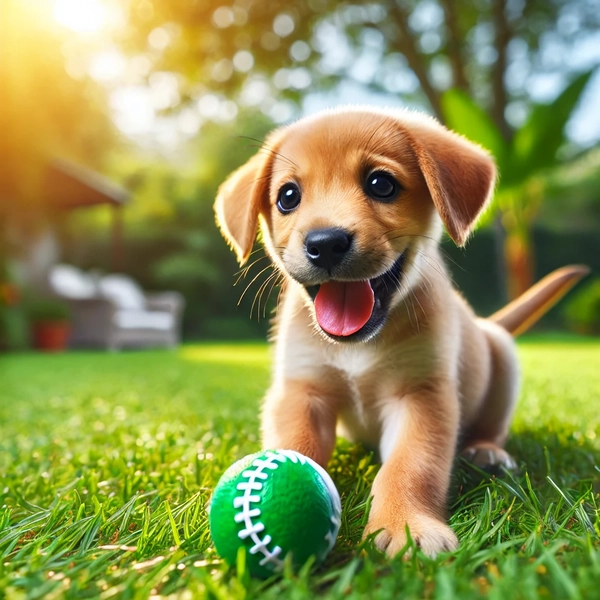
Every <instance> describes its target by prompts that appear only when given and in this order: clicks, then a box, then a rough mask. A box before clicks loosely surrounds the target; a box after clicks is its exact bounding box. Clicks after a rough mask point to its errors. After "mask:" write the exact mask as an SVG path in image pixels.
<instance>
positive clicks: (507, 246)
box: [504, 223, 534, 300]
mask: <svg viewBox="0 0 600 600" xmlns="http://www.w3.org/2000/svg"><path fill="white" fill-rule="evenodd" d="M504 259H505V261H506V267H507V269H506V272H507V285H508V294H509V299H510V300H514V299H515V298H518V297H519V296H520V295H521V294H523V293H524V292H526V291H527V290H528V289H529V288H530V287H531V285H532V283H533V270H534V256H533V244H532V240H531V231H530V230H529V227H528V226H527V225H526V224H524V223H520V224H518V225H516V226H515V227H511V228H510V229H507V231H506V239H505V242H504Z"/></svg>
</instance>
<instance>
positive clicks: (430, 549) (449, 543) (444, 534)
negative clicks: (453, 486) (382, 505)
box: [363, 511, 458, 558]
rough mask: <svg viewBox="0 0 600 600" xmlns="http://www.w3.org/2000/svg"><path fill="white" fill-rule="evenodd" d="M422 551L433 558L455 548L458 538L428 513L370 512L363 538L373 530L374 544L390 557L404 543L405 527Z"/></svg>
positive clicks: (405, 538)
mask: <svg viewBox="0 0 600 600" xmlns="http://www.w3.org/2000/svg"><path fill="white" fill-rule="evenodd" d="M407 528H408V530H409V532H410V537H411V538H412V539H413V541H414V542H415V544H416V545H417V546H418V547H419V548H420V549H421V550H422V551H423V553H424V554H426V555H427V556H429V557H431V558H433V557H435V556H436V555H437V554H439V553H440V552H451V551H452V550H456V548H458V538H457V537H456V535H455V533H454V531H452V529H450V527H448V525H446V524H445V523H444V522H443V521H441V520H439V519H436V518H435V517H430V516H428V515H422V514H421V515H419V514H417V515H414V516H412V517H410V518H401V517H400V516H394V515H389V514H388V515H383V514H373V511H371V515H370V516H369V522H368V523H367V526H366V527H365V531H364V534H363V537H367V536H369V535H371V534H373V533H375V532H378V533H377V534H376V536H375V539H374V543H375V546H376V547H377V548H378V549H379V550H381V551H382V552H385V553H386V554H387V555H388V556H389V557H390V558H392V557H393V556H395V555H396V554H398V553H399V552H400V551H401V550H402V549H403V548H404V547H405V546H406V543H407V542H408V537H407V534H406V530H407Z"/></svg>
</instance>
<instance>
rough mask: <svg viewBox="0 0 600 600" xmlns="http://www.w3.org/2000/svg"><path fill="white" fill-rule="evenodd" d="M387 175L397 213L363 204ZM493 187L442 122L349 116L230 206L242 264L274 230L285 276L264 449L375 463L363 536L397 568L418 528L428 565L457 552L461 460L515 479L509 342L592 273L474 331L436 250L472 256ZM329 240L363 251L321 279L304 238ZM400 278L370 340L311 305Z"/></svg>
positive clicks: (283, 144)
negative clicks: (335, 454)
mask: <svg viewBox="0 0 600 600" xmlns="http://www.w3.org/2000/svg"><path fill="white" fill-rule="evenodd" d="M373 172H385V173H387V174H389V175H390V176H392V177H393V178H394V179H395V180H396V181H397V182H398V183H399V185H400V188H399V193H398V194H397V196H396V197H394V199H393V201H386V202H381V201H377V200H376V199H373V198H372V197H370V196H369V195H368V194H367V193H366V192H365V189H366V188H365V181H366V179H367V178H368V177H369V175H370V174H372V173H373ZM495 179H496V170H495V166H494V163H493V161H492V160H491V158H490V157H489V155H488V154H487V153H486V152H485V151H484V150H482V149H481V148H479V147H478V146H475V145H474V144H472V143H470V142H468V141H467V140H465V139H464V138H462V137H460V136H458V135H456V134H454V133H452V132H450V131H448V130H447V129H445V128H444V127H443V126H441V125H440V124H439V123H438V122H437V121H435V120H433V119H431V118H429V117H426V116H423V115H420V114H418V113H414V112H408V111H391V110H390V111H381V110H376V109H367V108H365V109H362V108H344V109H341V110H336V111H328V112H325V113H322V114H319V115H317V116H314V117H310V118H306V119H303V120H300V121H298V122H296V123H294V124H292V125H289V126H287V127H283V128H281V129H278V130H276V131H275V132H273V133H272V134H271V135H270V136H269V137H268V139H267V141H266V143H265V145H264V147H263V149H262V150H261V151H260V152H259V153H258V154H256V155H255V156H254V157H253V158H251V159H250V160H249V161H248V163H247V164H246V165H244V166H243V167H241V168H240V169H239V170H238V171H236V172H235V173H234V174H232V175H231V177H230V178H229V179H228V180H227V181H226V182H225V183H224V184H223V185H222V186H221V188H220V190H219V194H218V197H217V201H216V205H215V208H216V214H217V220H218V223H219V225H220V227H221V230H222V232H223V235H224V236H225V238H226V239H227V240H228V241H229V243H230V244H231V246H232V247H233V249H234V251H235V252H236V254H237V256H238V259H239V261H240V262H241V263H244V262H245V261H246V260H247V258H248V256H249V254H250V251H251V248H252V245H253V243H254V240H255V237H256V233H257V226H258V223H259V221H260V223H261V228H262V234H263V238H264V243H265V246H266V249H267V251H268V253H269V255H270V256H271V258H272V259H273V261H274V262H275V264H276V266H277V268H278V269H279V270H280V271H281V272H282V273H283V274H284V275H285V285H284V287H285V289H284V295H283V299H282V301H281V304H280V306H279V309H278V316H277V325H276V361H275V369H274V375H273V383H272V386H271V388H270V390H269V392H268V393H267V396H266V399H265V402H264V410H263V424H262V435H263V446H264V447H267V448H289V449H293V450H297V451H299V452H302V453H303V454H306V455H308V456H310V457H311V458H313V459H314V460H316V461H317V462H319V463H320V464H321V465H324V466H325V465H327V462H328V461H329V458H330V456H331V453H332V451H333V447H334V444H335V437H336V426H337V427H338V430H339V431H340V432H341V433H342V434H343V435H345V436H347V437H349V438H350V439H353V440H360V441H362V442H363V443H365V444H367V445H368V446H371V447H375V448H377V449H378V450H379V453H380V456H381V460H382V462H383V465H382V467H381V470H380V471H379V473H378V475H377V477H376V478H375V482H374V484H373V490H372V495H373V501H372V505H371V512H370V515H369V521H368V524H367V527H366V530H365V534H371V533H376V536H375V543H376V544H377V546H378V547H379V548H380V549H382V550H384V551H386V552H387V553H388V554H389V555H390V556H392V555H394V554H396V553H397V552H398V551H400V550H401V549H402V547H403V546H404V545H405V544H406V541H407V536H406V530H407V527H408V529H409V530H410V535H411V536H412V538H413V539H414V540H415V541H416V543H417V544H418V545H419V546H420V547H421V548H422V550H423V551H424V552H425V553H427V554H429V555H435V554H436V553H438V552H440V551H443V550H452V549H454V548H456V547H457V544H458V541H457V538H456V536H455V534H454V532H453V531H452V530H451V529H450V528H449V527H448V525H447V524H446V519H445V511H446V502H447V493H448V486H449V480H450V471H451V466H452V462H453V458H454V455H455V452H456V450H457V449H459V450H461V451H462V452H463V453H464V455H465V456H466V457H468V458H469V459H470V460H472V461H473V462H474V463H476V464H478V465H480V466H488V465H504V466H506V467H508V468H510V467H513V466H514V462H513V460H512V459H511V457H510V456H509V455H508V454H507V453H506V452H505V450H503V445H504V442H505V439H506V436H507V431H508V426H509V422H510V418H511V414H512V411H513V408H514V404H515V399H516V396H517V391H518V382H519V374H518V367H517V361H516V356H515V348H514V344H513V339H512V336H511V332H520V330H522V329H523V328H524V327H525V326H528V325H530V324H531V323H532V322H533V321H534V320H536V319H537V318H538V317H539V316H541V314H542V313H543V312H545V310H546V309H547V308H548V307H549V306H550V305H551V304H552V303H554V302H555V301H556V300H557V299H558V298H560V297H561V296H562V294H564V293H565V292H566V291H567V289H569V288H570V287H571V286H572V285H573V284H574V283H575V282H576V281H577V280H578V279H579V278H580V277H581V276H582V275H583V274H584V273H585V272H586V270H585V268H583V267H581V268H580V267H572V268H566V269H564V270H561V271H560V272H556V273H555V274H552V275H551V276H549V277H548V278H546V279H545V280H543V281H542V282H540V284H538V286H537V287H536V288H535V289H533V291H532V292H530V293H529V295H528V296H527V297H524V298H522V299H519V300H517V301H516V302H515V303H513V304H511V305H509V306H508V307H507V308H505V309H504V310H503V311H501V312H500V313H498V314H497V315H496V316H494V317H492V319H490V320H482V319H478V318H476V316H475V315H474V314H473V312H472V310H471V308H470V307H469V306H468V305H467V303H466V302H465V301H464V300H463V299H462V298H461V296H460V295H459V294H458V293H457V292H456V291H455V290H454V289H453V287H452V285H451V283H450V280H449V277H448V275H447V272H446V269H445V267H444V264H443V260H442V258H441V256H440V252H439V249H438V242H439V239H440V236H441V234H442V225H443V226H445V228H446V230H447V232H448V234H449V235H450V237H451V238H452V239H453V240H454V241H455V242H456V243H457V244H458V245H461V246H462V245H463V244H464V243H465V241H466V240H467V238H468V236H469V234H470V232H471V231H472V229H473V227H474V225H475V222H476V220H477V218H478V216H479V215H480V213H481V212H482V210H484V208H485V206H486V204H487V203H488V202H489V200H490V197H491V195H492V193H493V189H494V184H495ZM290 183H292V184H294V185H295V186H296V187H297V189H299V190H300V191H301V194H302V196H301V200H300V203H299V204H298V206H297V207H296V208H294V209H293V210H291V211H289V212H286V213H285V214H282V212H281V211H280V209H279V208H278V207H277V201H278V195H279V192H280V190H281V188H282V186H285V185H286V184H290ZM329 228H336V229H339V230H342V231H344V232H348V235H349V236H350V237H349V238H348V239H351V240H352V248H351V252H348V254H347V256H345V257H344V259H343V261H342V263H341V264H339V265H336V266H334V267H331V268H321V267H319V266H315V265H314V264H312V263H311V260H310V257H309V256H308V253H307V248H308V246H307V244H306V238H307V236H308V234H309V233H311V232H314V231H323V230H327V229H329ZM400 257H401V258H400ZM394 269H395V270H394ZM386 272H387V273H388V275H385V276H384V277H388V279H386V280H385V281H386V282H389V281H393V283H394V289H392V290H386V291H385V292H384V291H379V292H378V293H379V294H380V295H382V294H383V295H385V297H382V299H381V302H379V305H378V306H379V308H378V311H379V312H378V317H377V319H371V320H370V321H369V323H367V325H365V327H364V328H363V330H364V331H363V330H361V331H358V332H356V333H354V334H353V335H350V336H348V337H343V336H335V335H330V334H328V333H327V332H325V331H324V330H323V329H322V327H321V326H320V325H319V324H318V322H317V319H316V316H315V314H316V313H315V307H314V301H313V298H312V296H311V293H309V292H311V290H314V289H318V286H319V285H323V284H325V283H326V282H329V281H332V280H334V281H343V282H349V281H365V280H371V281H375V278H377V277H380V278H381V277H382V274H384V273H386ZM391 272H393V277H392V276H391V275H389V273H391ZM390 278H391V279H390ZM375 285H376V284H373V286H375ZM313 295H314V294H313ZM374 310H375V309H374ZM371 321H373V322H372V323H371Z"/></svg>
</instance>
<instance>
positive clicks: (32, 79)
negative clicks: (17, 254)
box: [0, 0, 116, 260]
mask: <svg viewBox="0 0 600 600" xmlns="http://www.w3.org/2000/svg"><path fill="white" fill-rule="evenodd" d="M46 9H48V6H47V5H45V4H43V3H38V2H32V1H29V0H25V1H24V0H5V2H4V3H3V4H2V19H1V26H2V40H3V48H5V49H6V52H3V57H2V61H1V63H0V89H1V90H2V101H1V104H0V131H1V132H2V134H1V135H0V160H1V162H2V169H0V260H2V258H3V257H4V258H5V257H6V255H7V254H8V253H9V251H14V250H15V249H14V243H13V248H12V250H9V248H8V243H9V241H13V242H15V241H17V242H18V241H19V238H23V237H25V238H26V237H27V236H28V235H30V234H32V233H34V232H35V230H36V228H37V226H38V225H39V222H40V220H43V219H45V218H46V217H47V215H46V214H45V213H44V211H43V201H44V174H45V168H46V167H47V165H48V163H49V162H50V161H51V160H52V158H55V157H63V158H70V159H73V160H76V161H77V162H83V163H86V164H88V165H90V166H96V167H97V166H99V165H101V164H102V161H103V158H104V156H105V151H106V149H107V148H108V147H109V145H110V143H111V142H114V141H115V139H116V136H115V133H114V128H113V127H112V125H111V121H110V119H109V117H108V114H107V111H106V104H105V98H104V96H103V93H102V90H101V88H100V87H99V86H97V85H95V84H93V82H92V81H91V80H89V79H88V78H86V77H82V78H80V79H78V78H75V77H72V76H70V75H69V74H68V72H67V64H66V63H67V60H66V58H65V56H64V54H63V52H62V48H63V44H64V43H65V38H64V37H63V36H61V34H60V32H59V30H58V28H57V27H56V26H53V25H52V23H53V21H52V19H51V17H50V15H49V14H48V10H46ZM11 232H12V235H10V233H11ZM9 237H10V239H9Z"/></svg>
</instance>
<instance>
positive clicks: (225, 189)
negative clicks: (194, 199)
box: [214, 150, 272, 265]
mask: <svg viewBox="0 0 600 600" xmlns="http://www.w3.org/2000/svg"><path fill="white" fill-rule="evenodd" d="M271 156H272V153H270V152H263V151H261V150H259V151H258V153H257V154H255V155H254V156H253V157H252V158H251V159H250V160H249V161H248V162H247V163H246V164H245V165H243V166H241V167H240V168H239V169H238V170H237V171H234V172H233V173H232V174H231V175H230V176H229V177H228V178H227V180H226V181H225V182H224V183H223V184H221V187H219V191H218V193H217V199H216V201H215V207H214V208H215V215H216V219H217V224H218V225H219V229H220V230H221V233H222V234H223V237H224V238H225V239H226V240H227V242H228V243H229V245H230V246H231V248H232V249H233V251H234V252H235V254H236V256H237V259H238V262H239V263H240V264H241V265H243V264H244V263H245V262H246V261H247V260H248V257H249V256H250V251H251V250H252V246H253V244H254V240H255V238H256V230H257V227H258V215H259V214H260V212H261V208H262V206H263V205H264V203H265V202H266V201H267V194H268V190H269V178H270V168H271Z"/></svg>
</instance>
